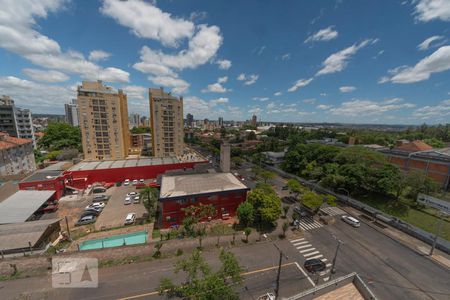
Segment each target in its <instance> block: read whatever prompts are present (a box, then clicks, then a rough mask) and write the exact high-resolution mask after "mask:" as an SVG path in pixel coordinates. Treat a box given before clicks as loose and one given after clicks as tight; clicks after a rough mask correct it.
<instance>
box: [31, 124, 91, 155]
mask: <svg viewBox="0 0 450 300" xmlns="http://www.w3.org/2000/svg"><path fill="white" fill-rule="evenodd" d="M38 146H39V147H42V148H44V149H46V150H50V151H55V150H63V149H78V150H79V151H82V149H81V131H80V128H79V127H74V126H71V125H69V124H66V123H60V122H54V123H50V124H48V127H47V129H46V130H45V131H44V136H43V137H42V138H41V139H39V141H38Z"/></svg>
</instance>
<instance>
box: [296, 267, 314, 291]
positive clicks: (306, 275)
mask: <svg viewBox="0 0 450 300" xmlns="http://www.w3.org/2000/svg"><path fill="white" fill-rule="evenodd" d="M295 265H296V266H297V268H298V269H299V270H300V271H301V272H302V273H303V275H305V277H306V279H308V281H309V283H311V285H312V286H316V284H315V283H314V281H312V279H311V278H310V277H309V276H308V274H306V272H305V270H303V268H302V267H300V265H299V264H298V263H297V262H295Z"/></svg>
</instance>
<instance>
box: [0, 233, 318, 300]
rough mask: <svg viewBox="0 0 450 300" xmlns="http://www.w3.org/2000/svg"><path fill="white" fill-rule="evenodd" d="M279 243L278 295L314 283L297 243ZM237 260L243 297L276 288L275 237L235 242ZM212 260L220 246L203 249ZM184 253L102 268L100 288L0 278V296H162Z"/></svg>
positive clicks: (39, 279) (179, 278)
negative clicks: (282, 255)
mask: <svg viewBox="0 0 450 300" xmlns="http://www.w3.org/2000/svg"><path fill="white" fill-rule="evenodd" d="M277 244H278V245H279V246H280V247H281V248H285V249H286V252H287V253H286V254H287V256H288V258H289V259H285V258H284V259H283V267H282V272H281V285H280V296H290V295H293V294H296V293H298V292H300V291H302V290H306V289H309V288H311V287H312V286H313V285H312V284H311V282H310V280H309V279H308V278H307V277H306V276H305V274H306V273H304V272H305V271H304V270H303V269H301V268H300V267H299V266H298V265H297V264H296V261H295V258H294V257H295V249H294V248H292V247H290V243H289V242H288V241H280V242H277ZM232 251H233V252H234V253H235V255H236V257H237V258H238V260H239V262H240V263H241V265H242V266H244V268H245V273H244V279H245V280H244V283H243V284H242V285H241V286H237V287H236V291H238V292H239V294H240V297H241V299H255V298H257V297H258V296H260V295H262V294H264V293H267V292H273V291H274V288H275V282H276V274H277V268H278V259H279V252H278V250H277V249H276V248H275V247H274V246H273V245H272V243H266V242H264V243H260V244H256V245H248V246H243V247H239V248H233V249H232ZM204 256H205V258H206V260H207V261H208V263H209V264H210V265H211V266H213V268H217V267H218V265H219V261H218V251H217V250H214V251H208V252H205V253H204ZM178 259H180V258H170V259H162V260H156V261H152V262H145V263H136V264H130V265H123V266H115V267H109V268H101V269H99V285H98V288H89V289H87V288H59V289H53V288H52V287H51V277H50V276H43V277H32V278H25V279H18V280H11V281H4V282H0V295H1V296H0V298H1V299H2V300H3V299H85V300H89V299H164V298H163V297H160V296H159V295H158V294H157V293H156V292H155V291H156V289H157V287H158V285H159V282H160V279H161V278H163V277H171V278H173V279H174V280H175V281H176V282H181V281H182V280H183V279H184V274H182V273H180V274H174V272H173V264H174V262H175V261H176V260H178Z"/></svg>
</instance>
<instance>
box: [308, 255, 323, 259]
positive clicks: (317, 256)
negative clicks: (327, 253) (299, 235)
mask: <svg viewBox="0 0 450 300" xmlns="http://www.w3.org/2000/svg"><path fill="white" fill-rule="evenodd" d="M321 257H323V255H322V254H319V255H316V256H313V257H309V259H313V258H321Z"/></svg>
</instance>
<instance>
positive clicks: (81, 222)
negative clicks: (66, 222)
mask: <svg viewBox="0 0 450 300" xmlns="http://www.w3.org/2000/svg"><path fill="white" fill-rule="evenodd" d="M96 219H97V217H95V216H93V215H88V216H84V217H81V218H80V219H79V220H78V221H77V222H76V223H75V226H82V225H87V224H91V223H94V222H95V220H96Z"/></svg>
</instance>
